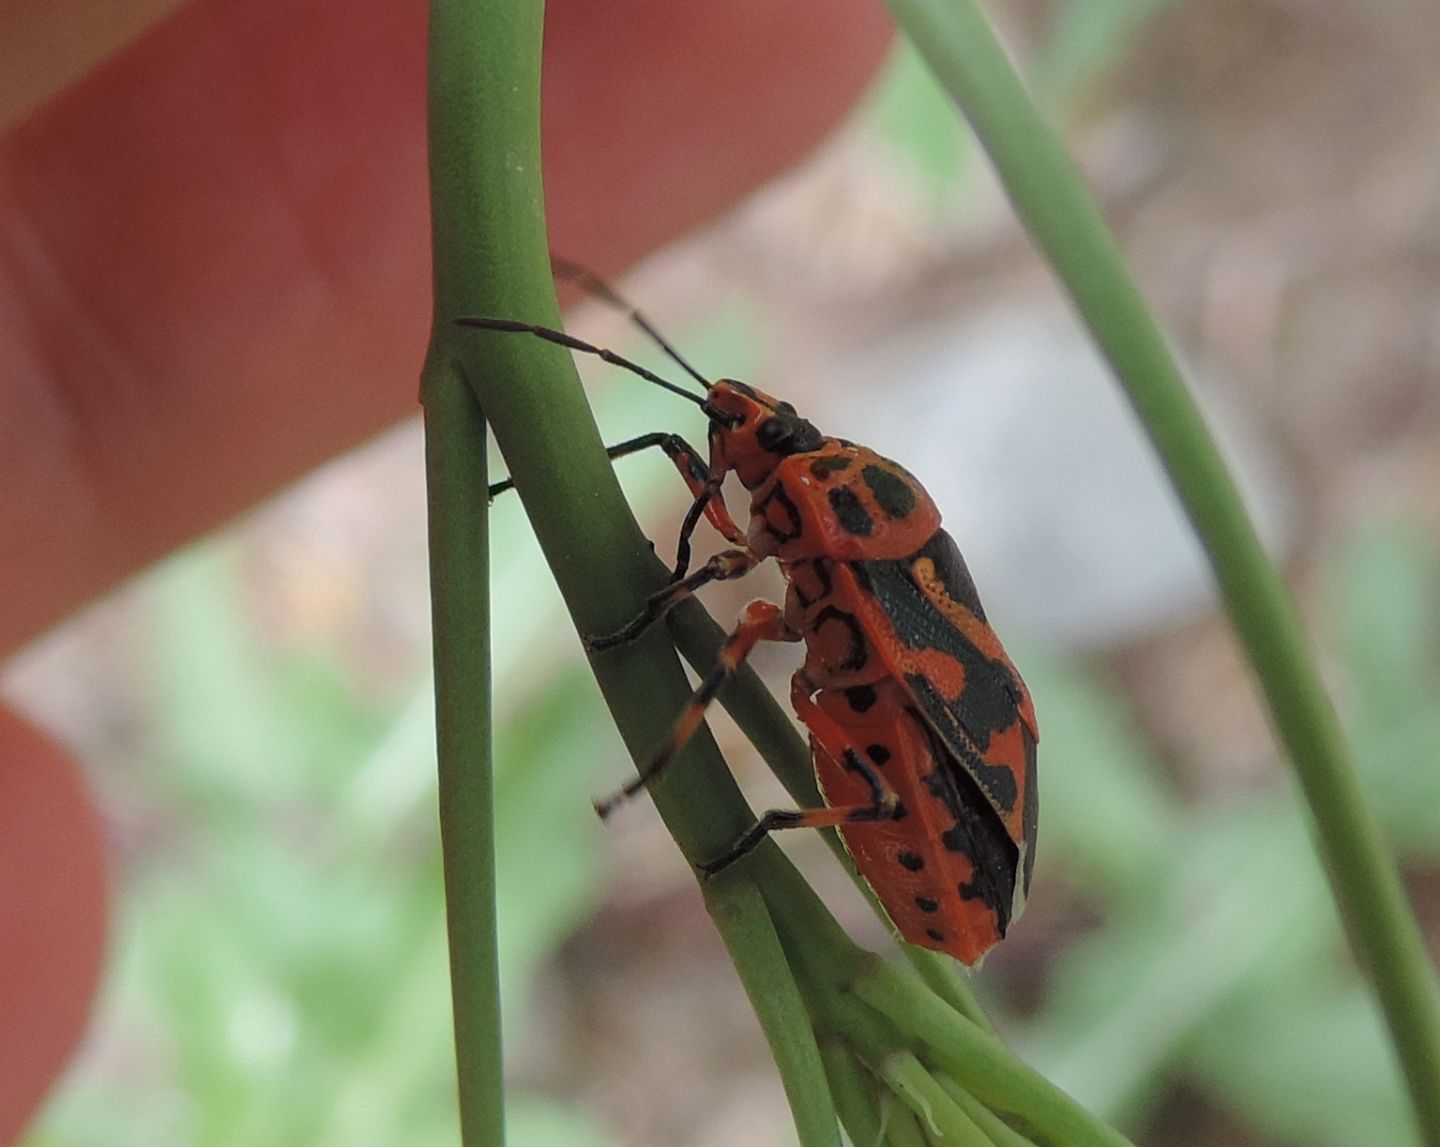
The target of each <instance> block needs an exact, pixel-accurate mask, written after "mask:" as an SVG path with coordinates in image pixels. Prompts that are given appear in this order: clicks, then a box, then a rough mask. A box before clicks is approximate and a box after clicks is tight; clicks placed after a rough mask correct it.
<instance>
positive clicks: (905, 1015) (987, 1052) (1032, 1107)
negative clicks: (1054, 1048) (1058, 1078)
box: [851, 962, 1129, 1147]
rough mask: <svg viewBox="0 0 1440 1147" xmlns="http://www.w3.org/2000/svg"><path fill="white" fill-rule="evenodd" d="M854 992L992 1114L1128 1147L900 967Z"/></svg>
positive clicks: (1055, 1136)
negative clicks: (940, 1004)
mask: <svg viewBox="0 0 1440 1147" xmlns="http://www.w3.org/2000/svg"><path fill="white" fill-rule="evenodd" d="M851 990H852V991H853V993H854V995H855V997H856V998H857V999H860V1000H863V1001H864V1002H865V1003H867V1004H869V1005H870V1006H871V1007H872V1008H874V1009H875V1010H876V1011H877V1012H879V1013H880V1014H881V1015H883V1016H885V1017H886V1018H887V1019H888V1020H889V1021H890V1022H892V1023H893V1024H894V1025H895V1026H896V1027H897V1028H899V1029H900V1030H901V1031H903V1032H905V1033H906V1035H907V1036H909V1037H911V1038H913V1039H916V1040H919V1041H920V1042H922V1043H924V1044H926V1045H927V1046H928V1048H929V1050H928V1052H927V1053H926V1058H927V1059H930V1060H933V1061H934V1062H935V1063H937V1064H939V1065H940V1067H941V1068H942V1069H943V1070H944V1071H945V1072H946V1073H948V1074H949V1075H950V1076H952V1077H953V1078H954V1079H955V1080H956V1082H958V1083H959V1084H960V1085H961V1086H962V1087H964V1088H965V1090H966V1091H968V1092H970V1093H971V1094H972V1095H974V1096H975V1097H976V1098H977V1099H979V1100H980V1101H981V1102H983V1103H984V1104H985V1105H986V1106H987V1107H989V1108H990V1109H991V1110H992V1111H995V1112H1004V1113H1008V1114H1009V1115H1010V1116H1012V1117H1013V1118H1014V1119H1015V1121H1016V1122H1019V1123H1022V1124H1023V1125H1024V1126H1025V1127H1026V1128H1034V1129H1036V1131H1037V1132H1038V1133H1039V1134H1036V1135H1032V1136H1031V1137H1032V1138H1036V1139H1039V1138H1041V1137H1042V1136H1043V1138H1044V1140H1045V1141H1047V1142H1054V1143H1057V1144H1067V1145H1069V1147H1129V1141H1128V1140H1127V1139H1126V1138H1125V1137H1124V1136H1123V1135H1121V1134H1120V1133H1119V1132H1118V1131H1116V1130H1114V1129H1113V1128H1111V1127H1109V1126H1107V1125H1106V1124H1104V1123H1102V1122H1101V1121H1100V1120H1099V1119H1097V1118H1096V1117H1095V1116H1093V1115H1091V1114H1090V1113H1089V1112H1088V1111H1086V1110H1085V1109H1084V1108H1083V1107H1081V1106H1080V1104H1078V1103H1076V1102H1075V1100H1073V1099H1071V1098H1070V1096H1068V1095H1066V1094H1065V1093H1064V1092H1063V1091H1061V1090H1060V1089H1059V1088H1058V1087H1056V1086H1055V1085H1054V1084H1052V1083H1050V1082H1049V1081H1048V1080H1047V1079H1045V1078H1044V1077H1043V1076H1041V1075H1040V1074H1039V1073H1038V1072H1036V1071H1035V1070H1034V1069H1032V1068H1030V1067H1027V1066H1026V1065H1025V1064H1023V1063H1021V1062H1020V1061H1019V1060H1018V1059H1016V1058H1015V1057H1014V1055H1012V1054H1011V1053H1010V1052H1009V1051H1008V1050H1007V1049H1006V1048H1005V1045H1004V1044H1002V1043H1000V1041H999V1040H997V1039H996V1038H995V1037H994V1036H992V1035H990V1034H989V1033H988V1032H985V1031H982V1030H981V1029H980V1028H978V1027H976V1026H975V1025H974V1024H972V1023H971V1022H970V1021H969V1020H967V1019H965V1017H964V1016H961V1015H958V1014H957V1013H955V1012H952V1011H950V1010H949V1009H948V1008H943V1007H936V1006H935V997H934V996H933V995H931V993H930V992H929V991H927V990H926V989H925V988H924V987H923V986H922V985H920V984H918V983H916V982H915V981H914V980H912V979H910V978H909V977H908V976H906V975H904V974H903V973H901V972H900V971H899V970H898V969H896V968H894V967H892V966H890V965H888V964H883V963H878V962H877V963H876V964H874V965H873V966H872V967H871V969H870V971H869V973H868V974H867V975H864V976H862V977H860V978H859V979H857V980H855V981H854V983H853V985H852V988H851Z"/></svg>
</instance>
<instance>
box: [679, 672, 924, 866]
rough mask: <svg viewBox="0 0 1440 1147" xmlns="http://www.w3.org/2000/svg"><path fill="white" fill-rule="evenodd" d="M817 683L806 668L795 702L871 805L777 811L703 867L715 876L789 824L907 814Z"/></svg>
mask: <svg viewBox="0 0 1440 1147" xmlns="http://www.w3.org/2000/svg"><path fill="white" fill-rule="evenodd" d="M813 693H814V684H813V682H811V681H810V679H809V678H808V677H807V676H806V674H805V671H804V670H803V669H802V670H800V671H799V672H797V673H796V674H795V676H794V677H793V678H792V679H791V682H790V702H791V705H792V706H793V707H794V709H795V713H796V715H797V716H798V717H799V718H800V720H801V721H802V722H804V724H805V726H806V727H807V728H808V729H809V730H810V736H811V738H812V739H813V740H814V741H815V744H816V745H817V746H818V747H819V748H820V749H821V750H823V751H824V752H826V753H828V754H829V755H830V756H831V757H832V758H833V759H834V760H836V761H839V762H841V763H842V764H843V766H844V767H845V768H846V769H847V770H848V771H850V772H852V773H856V774H858V775H859V776H860V777H861V778H862V779H863V780H864V781H865V783H866V784H867V785H868V786H869V788H870V797H871V800H870V803H869V804H856V805H842V806H826V807H825V808H815V809H771V810H770V811H769V812H767V813H765V814H764V815H763V816H762V817H761V818H760V819H759V820H758V821H756V822H755V826H754V827H753V828H752V829H751V830H750V831H749V832H747V833H746V834H745V835H744V836H742V837H741V838H740V839H739V840H737V841H736V842H735V843H734V844H733V845H731V846H730V848H729V850H728V851H726V852H725V853H723V854H722V855H720V856H717V857H716V858H715V859H714V860H710V861H706V862H705V863H704V864H701V865H698V866H697V867H698V868H699V869H700V870H701V871H702V872H704V873H706V874H707V875H709V876H714V875H715V874H716V873H718V872H720V871H722V870H724V869H726V868H729V867H730V865H732V864H734V863H735V862H736V861H737V860H739V859H741V858H742V857H743V856H745V855H747V854H748V853H750V852H753V851H754V850H755V848H756V847H758V846H759V845H760V843H761V842H762V841H764V839H765V838H766V837H767V836H769V835H770V834H771V833H772V832H775V831H777V830H779V829H786V828H839V827H840V826H841V825H846V824H866V823H873V822H876V821H886V820H899V819H901V818H902V817H904V816H905V815H906V809H905V806H904V805H902V804H901V803H900V801H899V799H898V798H897V797H896V795H895V790H894V789H892V788H891V787H890V785H889V784H888V783H887V782H886V781H885V778H884V777H882V776H881V775H880V774H879V773H878V772H877V771H876V770H875V768H874V766H873V765H871V764H870V762H869V761H868V760H866V759H865V753H864V751H863V750H862V749H860V748H859V747H858V746H857V745H856V744H855V742H854V739H853V738H852V737H850V735H849V734H847V733H846V732H845V729H844V728H843V727H842V726H841V725H840V723H839V722H838V721H836V720H835V719H834V718H833V717H831V716H830V715H829V714H828V713H826V712H825V711H824V710H823V709H822V708H820V706H819V705H817V704H816V703H815V701H814V699H813V697H812V694H813Z"/></svg>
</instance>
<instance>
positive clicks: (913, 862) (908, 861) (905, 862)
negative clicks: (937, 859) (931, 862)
mask: <svg viewBox="0 0 1440 1147" xmlns="http://www.w3.org/2000/svg"><path fill="white" fill-rule="evenodd" d="M895 859H896V860H897V861H899V863H900V867H901V868H905V869H908V870H909V871H911V872H919V871H920V870H921V869H922V868H924V867H925V858H924V857H923V856H921V855H920V854H919V853H918V852H897V853H896V854H895Z"/></svg>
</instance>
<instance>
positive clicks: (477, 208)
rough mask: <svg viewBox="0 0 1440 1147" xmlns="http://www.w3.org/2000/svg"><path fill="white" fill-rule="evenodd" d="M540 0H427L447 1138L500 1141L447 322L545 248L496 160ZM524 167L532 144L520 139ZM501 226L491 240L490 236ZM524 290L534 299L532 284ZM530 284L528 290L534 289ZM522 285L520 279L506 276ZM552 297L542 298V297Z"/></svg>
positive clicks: (511, 149) (471, 564)
mask: <svg viewBox="0 0 1440 1147" xmlns="http://www.w3.org/2000/svg"><path fill="white" fill-rule="evenodd" d="M540 31H541V7H540V5H539V4H538V3H532V4H513V3H505V2H503V0H473V2H472V0H434V3H433V4H432V6H431V18H430V88H429V145H430V180H431V204H432V248H433V259H434V289H435V316H436V325H435V330H434V332H433V334H432V338H431V345H430V351H429V354H428V355H427V358H426V364H425V369H424V373H423V375H422V377H421V400H422V402H423V404H424V408H425V435H426V478H427V483H428V488H429V501H430V516H429V521H430V568H431V601H432V615H433V621H432V624H433V627H434V633H435V643H434V644H435V693H436V726H437V749H438V754H439V761H440V774H439V789H440V826H441V842H442V850H443V857H444V865H445V890H446V923H447V931H448V936H449V945H450V976H451V997H452V1005H453V1009H454V1021H455V1054H456V1069H457V1083H458V1089H459V1107H460V1122H461V1137H462V1141H463V1142H464V1143H465V1144H466V1147H498V1145H499V1144H500V1143H502V1142H503V1141H504V1103H503V1100H504V1090H503V1066H504V1065H503V1060H502V1054H501V1033H500V998H499V976H498V971H497V955H496V952H497V949H496V935H495V871H494V836H493V828H494V826H493V808H492V799H491V797H492V791H491V790H492V784H491V782H492V771H491V712H490V649H489V632H490V627H489V597H490V590H489V565H488V543H487V523H488V516H487V507H488V494H487V491H486V459H485V424H484V420H483V416H482V414H481V412H480V408H479V406H478V405H477V404H476V401H475V398H474V395H473V394H472V393H471V391H470V388H469V387H468V386H467V385H466V381H467V380H466V377H465V369H464V366H463V365H462V364H461V362H460V361H459V359H458V357H457V356H456V355H454V354H453V353H452V352H451V350H450V347H451V345H452V344H453V339H452V337H451V335H450V331H449V318H450V317H451V316H453V315H454V314H456V313H459V312H460V311H462V310H465V309H468V308H469V307H471V306H475V305H483V304H484V303H485V302H487V301H491V300H494V298H495V296H496V295H497V294H498V292H497V291H496V290H495V289H494V288H493V286H492V280H491V277H490V275H488V274H487V268H489V267H491V266H493V265H496V264H497V263H499V264H500V265H503V262H504V260H503V259H500V258H497V257H496V256H497V255H498V254H499V252H497V251H496V248H497V246H503V247H504V248H506V249H507V251H513V250H514V249H515V248H517V247H518V248H520V249H521V250H523V249H525V248H526V247H527V246H528V248H529V249H530V250H532V251H535V252H536V254H537V257H538V258H539V259H541V260H543V258H544V251H545V247H544V219H543V216H542V215H541V214H540V212H539V210H538V206H539V205H538V195H534V194H533V192H534V188H535V186H536V183H537V178H538V177H537V176H536V175H535V174H531V175H530V176H529V177H528V178H527V177H525V176H524V175H523V174H520V175H517V174H516V173H515V172H514V171H513V170H512V168H513V164H512V163H505V162H502V161H501V159H500V157H499V156H497V155H495V154H493V153H491V152H489V151H487V148H486V146H484V145H482V143H481V141H486V142H487V144H489V145H490V146H493V147H494V148H495V149H496V151H497V152H499V153H500V155H503V156H504V157H505V158H506V159H511V158H513V157H514V156H515V155H517V154H521V153H524V152H525V150H526V148H527V140H538V138H539V67H540ZM530 151H531V153H532V154H535V158H536V160H537V163H536V168H537V169H538V154H537V152H538V145H535V146H531V147H530ZM501 236H504V238H500V237H501ZM529 288H530V289H529V292H528V294H529V297H531V298H535V297H537V295H538V297H540V298H543V297H544V287H543V284H537V283H536V282H535V281H534V280H532V281H531V282H530V284H529ZM537 288H538V289H537ZM507 290H516V291H518V292H521V297H522V298H523V297H525V292H524V285H523V284H507ZM553 306H554V304H553V296H552V302H551V307H552V309H553Z"/></svg>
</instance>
